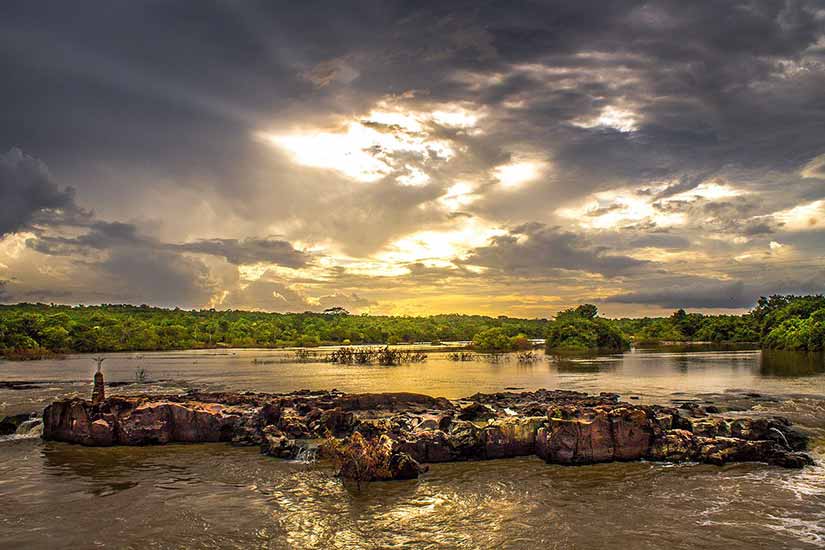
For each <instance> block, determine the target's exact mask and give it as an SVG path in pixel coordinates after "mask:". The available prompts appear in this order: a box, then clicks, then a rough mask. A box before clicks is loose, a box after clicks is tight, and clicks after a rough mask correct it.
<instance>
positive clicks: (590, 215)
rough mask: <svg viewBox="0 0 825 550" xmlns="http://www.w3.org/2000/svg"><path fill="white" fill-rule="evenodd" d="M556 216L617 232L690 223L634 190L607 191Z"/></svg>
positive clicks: (684, 217) (565, 209)
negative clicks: (630, 227)
mask: <svg viewBox="0 0 825 550" xmlns="http://www.w3.org/2000/svg"><path fill="white" fill-rule="evenodd" d="M556 213H557V214H559V215H560V216H563V217H565V218H569V219H572V220H578V222H579V225H580V226H581V227H583V228H586V229H614V228H617V227H622V226H627V225H632V224H637V223H640V222H645V221H649V222H652V223H654V224H655V225H656V226H657V227H673V226H677V225H684V224H685V223H686V222H687V218H686V216H685V214H683V213H681V212H662V211H660V210H658V209H657V208H656V207H655V206H654V205H653V202H652V199H651V197H648V196H642V197H640V196H637V195H634V194H633V193H632V191H627V190H617V191H605V192H602V193H596V194H595V195H593V200H590V201H588V202H587V203H585V204H583V205H581V206H578V207H573V208H561V209H559V210H557V211H556Z"/></svg>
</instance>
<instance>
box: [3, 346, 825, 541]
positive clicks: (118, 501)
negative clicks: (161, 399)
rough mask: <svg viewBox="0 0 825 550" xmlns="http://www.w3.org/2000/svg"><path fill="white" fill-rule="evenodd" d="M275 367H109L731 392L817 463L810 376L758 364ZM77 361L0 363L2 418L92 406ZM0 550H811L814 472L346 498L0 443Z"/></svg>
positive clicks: (445, 390)
mask: <svg viewBox="0 0 825 550" xmlns="http://www.w3.org/2000/svg"><path fill="white" fill-rule="evenodd" d="M256 357H257V358H258V359H260V360H267V359H272V360H275V359H278V360H282V359H283V358H284V355H283V353H277V352H271V351H260V350H259V351H254V350H251V351H242V352H228V353H227V354H221V355H216V354H213V353H209V352H185V353H164V354H145V355H143V356H134V355H120V356H112V357H110V359H109V360H107V362H106V363H104V370H105V371H106V375H107V381H110V382H115V381H121V382H127V381H131V380H134V371H135V369H136V368H138V367H142V368H144V369H145V371H146V373H147V375H148V383H144V384H139V385H125V386H121V387H118V388H113V389H112V390H111V391H113V392H120V393H135V392H140V391H146V390H147V389H151V390H153V391H179V390H180V389H184V388H188V387H202V388H209V389H239V390H240V389H246V390H256V391H289V390H295V389H300V388H313V389H329V388H332V387H337V388H338V389H342V390H347V391H393V390H411V391H420V392H423V393H430V394H436V395H444V396H447V397H459V396H464V395H469V394H472V393H475V392H477V391H495V390H501V389H504V388H507V387H514V388H525V389H534V388H538V387H548V388H566V389H579V390H583V391H590V392H598V391H617V392H619V393H622V394H623V396H624V397H626V398H630V397H631V396H633V397H638V399H639V401H641V402H645V401H647V402H667V401H669V400H671V399H687V398H697V399H700V400H712V401H717V402H718V400H720V399H722V400H724V399H727V398H731V397H732V396H733V395H735V392H734V393H732V392H731V391H730V390H736V391H737V392H745V391H746V392H751V393H753V392H756V393H761V394H764V395H766V396H767V395H771V396H777V399H775V400H769V399H765V400H763V401H762V402H760V404H759V405H758V406H757V412H758V413H765V414H773V413H780V414H784V415H786V416H789V417H791V418H793V419H794V421H795V422H798V423H800V425H801V426H802V427H803V428H805V429H806V430H807V431H809V432H810V433H811V434H812V435H813V436H814V437H815V438H816V441H817V443H816V445H817V446H818V448H817V449H816V450H815V454H816V458H817V459H818V460H819V461H820V462H821V461H823V460H825V363H822V362H821V358H806V357H802V356H794V355H782V354H779V355H764V354H761V353H759V352H757V351H747V350H740V351H710V350H700V351H676V350H670V351H666V352H654V351H633V352H629V353H626V354H623V355H619V356H609V357H601V358H591V359H578V360H573V361H571V360H564V361H561V360H557V359H553V358H549V359H547V360H542V361H541V362H539V363H535V364H532V365H527V366H524V365H519V364H517V362H515V361H513V360H511V361H503V362H499V363H494V364H493V363H489V362H484V361H478V362H468V363H452V362H449V361H447V360H446V359H445V358H443V357H441V356H439V355H436V354H433V355H431V356H430V358H429V359H428V361H427V362H426V363H424V364H420V365H409V366H403V367H389V368H386V367H344V366H335V365H329V364H319V363H307V364H295V363H287V362H283V363H268V364H253V363H252V359H253V358H256ZM93 369H94V365H93V364H92V363H91V361H90V360H89V359H88V358H87V357H82V356H81V357H70V358H68V359H67V360H66V361H53V362H52V361H50V362H38V363H27V364H19V363H0V381H17V382H23V381H33V382H35V383H34V384H30V385H29V387H28V389H1V388H0V415H3V414H9V413H12V412H14V413H17V412H27V411H30V410H37V409H40V408H42V406H43V404H44V403H47V402H48V401H50V400H52V399H54V398H57V397H62V396H65V395H70V394H72V393H75V392H78V393H80V394H82V395H86V394H87V393H89V391H90V385H89V383H88V379H89V378H90V373H91V372H92V370H93ZM0 533H2V536H0V548H94V547H101V546H103V547H110V548H147V547H148V548H214V547H225V548H250V547H257V548H536V547H541V548H622V549H623V550H626V549H629V548H743V549H744V548H766V549H768V548H771V549H772V548H822V547H825V469H823V468H822V467H821V466H817V467H814V468H806V469H805V470H803V471H790V470H781V469H777V468H771V467H767V466H764V465H760V464H738V465H732V466H727V467H724V468H718V467H714V466H708V465H678V466H676V465H667V464H651V463H627V464H602V465H596V466H584V467H563V466H553V465H547V464H544V463H543V462H541V461H540V460H538V459H536V458H523V459H515V460H496V461H487V462H471V463H455V464H438V465H434V466H433V467H432V468H431V471H430V472H429V473H428V474H426V475H424V476H423V477H422V478H421V479H419V480H416V481H400V482H388V483H374V484H369V485H368V486H367V487H365V488H363V489H361V490H360V491H359V490H357V489H356V488H355V487H352V486H349V485H347V484H343V483H341V482H340V481H339V480H337V479H334V478H333V477H332V476H331V475H330V471H329V468H328V466H327V465H325V464H323V463H321V464H310V465H306V464H300V463H294V462H286V461H280V460H277V459H273V458H269V457H264V456H261V455H260V454H259V453H258V451H257V450H256V449H248V448H233V447H231V446H229V445H224V444H214V445H213V444H208V445H169V446H165V447H152V448H146V447H144V448H122V447H121V448H108V449H94V448H84V447H80V446H73V445H67V444H59V443H44V442H42V441H40V440H39V439H33V438H29V439H21V438H16V439H10V440H6V441H3V442H0Z"/></svg>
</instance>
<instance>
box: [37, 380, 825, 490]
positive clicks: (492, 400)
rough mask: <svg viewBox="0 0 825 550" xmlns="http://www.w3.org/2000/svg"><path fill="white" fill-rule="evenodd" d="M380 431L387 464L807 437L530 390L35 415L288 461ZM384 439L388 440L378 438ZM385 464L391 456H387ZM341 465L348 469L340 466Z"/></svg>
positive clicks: (56, 429)
mask: <svg viewBox="0 0 825 550" xmlns="http://www.w3.org/2000/svg"><path fill="white" fill-rule="evenodd" d="M356 432H357V433H358V434H359V436H358V437H362V438H363V439H365V440H367V441H377V440H378V439H381V441H383V442H384V444H386V445H389V446H388V447H387V452H388V453H389V454H387V457H388V460H389V457H390V456H392V457H394V458H393V459H392V460H394V461H398V464H396V466H398V468H395V470H394V471H398V472H402V471H403V472H404V473H403V474H401V473H399V474H398V475H399V476H401V475H404V476H409V475H411V472H417V471H420V468H417V467H414V466H417V464H418V463H428V462H450V461H457V460H482V459H492V458H508V457H515V456H529V455H534V454H535V455H537V456H539V457H540V458H542V459H544V460H545V461H547V462H549V463H556V464H569V465H576V464H592V463H597V462H610V461H627V460H639V459H648V460H658V461H672V462H683V461H691V462H706V463H710V464H725V463H727V462H737V461H762V462H768V463H771V464H776V465H779V466H784V467H795V468H798V467H802V466H804V465H805V464H810V463H811V459H810V458H809V457H808V455H806V454H804V453H803V452H802V451H804V450H805V448H806V444H807V438H806V437H805V435H804V434H802V433H801V432H799V431H797V430H795V429H794V428H793V427H792V426H791V425H790V423H789V422H788V421H787V420H785V419H782V418H756V419H749V418H736V419H731V418H724V417H722V416H719V415H709V414H707V412H706V411H704V410H701V409H699V408H692V409H690V410H680V409H675V408H671V407H659V406H642V405H633V404H629V403H623V402H620V401H619V399H618V396H616V395H614V394H600V395H598V396H590V395H586V394H582V393H578V392H568V391H548V390H539V391H536V392H523V393H512V392H504V393H496V394H477V395H474V396H472V397H470V398H468V399H463V400H457V401H449V400H447V399H444V398H434V397H430V396H426V395H420V394H413V393H387V394H353V395H347V394H343V393H340V392H336V391H332V392H309V391H301V392H295V393H292V394H282V395H274V394H255V393H241V394H233V393H216V394H209V393H191V394H186V395H181V396H173V397H164V398H152V397H149V396H143V397H131V398H125V397H110V398H108V399H105V400H104V401H102V402H101V403H98V404H94V403H92V402H89V401H86V400H82V399H71V400H64V401H58V402H55V403H54V404H52V405H50V406H49V407H47V408H46V410H45V412H44V433H43V437H44V438H46V439H51V440H57V441H68V442H73V443H80V444H83V445H96V446H105V445H146V444H163V443H169V442H192V443H194V442H207V441H231V442H233V443H235V444H239V445H260V446H261V450H262V452H264V453H266V454H269V455H272V456H276V457H280V458H295V456H296V455H297V454H298V451H299V450H300V449H301V448H302V445H303V444H302V443H300V441H301V440H306V439H317V438H323V437H326V436H335V437H338V438H343V440H344V442H346V441H348V440H349V438H350V436H351V435H352V434H353V433H356ZM387 442H390V443H391V444H390V443H387ZM393 464H395V462H394V463H393ZM343 471H346V468H343Z"/></svg>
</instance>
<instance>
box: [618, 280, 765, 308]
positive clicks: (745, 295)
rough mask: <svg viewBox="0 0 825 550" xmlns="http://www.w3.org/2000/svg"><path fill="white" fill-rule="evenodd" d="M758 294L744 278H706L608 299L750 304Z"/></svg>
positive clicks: (681, 304) (676, 304)
mask: <svg viewBox="0 0 825 550" xmlns="http://www.w3.org/2000/svg"><path fill="white" fill-rule="evenodd" d="M758 298H759V295H758V294H754V293H752V292H750V289H747V290H746V287H745V284H744V283H743V282H742V281H733V282H727V281H726V282H723V281H716V282H702V283H700V284H691V285H687V286H683V285H682V284H680V285H679V286H677V287H672V288H668V287H665V288H662V289H659V290H652V291H639V292H629V293H626V294H619V295H616V296H611V297H610V298H607V299H606V300H605V301H606V302H614V303H620V304H645V305H657V306H662V307H673V308H677V307H686V308H723V309H740V308H748V307H751V306H753V305H754V304H755V303H756V300H757V299H758Z"/></svg>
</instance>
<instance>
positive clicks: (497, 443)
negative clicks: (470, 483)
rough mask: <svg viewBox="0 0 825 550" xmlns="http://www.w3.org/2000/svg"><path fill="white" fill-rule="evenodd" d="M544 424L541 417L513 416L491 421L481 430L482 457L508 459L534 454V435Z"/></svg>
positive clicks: (543, 419)
mask: <svg viewBox="0 0 825 550" xmlns="http://www.w3.org/2000/svg"><path fill="white" fill-rule="evenodd" d="M546 422H547V419H546V418H545V417H543V416H527V417H517V416H513V417H507V418H501V419H498V420H493V421H491V422H490V423H489V424H488V425H487V426H485V427H484V428H483V429H482V430H481V433H482V440H483V441H484V457H485V458H510V457H514V456H528V455H532V454H535V452H536V433H537V432H538V429H539V428H540V427H542V426H544V424H545V423H546Z"/></svg>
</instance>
